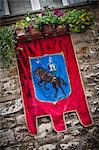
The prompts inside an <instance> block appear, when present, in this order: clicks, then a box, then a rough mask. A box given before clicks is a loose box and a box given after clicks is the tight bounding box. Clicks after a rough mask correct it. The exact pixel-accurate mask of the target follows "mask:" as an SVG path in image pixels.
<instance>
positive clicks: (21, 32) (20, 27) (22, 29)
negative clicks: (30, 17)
mask: <svg viewBox="0 0 99 150" xmlns="http://www.w3.org/2000/svg"><path fill="white" fill-rule="evenodd" d="M28 26H29V24H28V22H27V21H26V20H25V19H22V20H20V21H18V22H17V23H16V34H17V37H18V39H20V38H27V33H26V29H28Z"/></svg>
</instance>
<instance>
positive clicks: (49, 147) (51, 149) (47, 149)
mask: <svg viewBox="0 0 99 150" xmlns="http://www.w3.org/2000/svg"><path fill="white" fill-rule="evenodd" d="M55 149H56V145H55V144H46V145H43V146H40V147H39V148H38V150H55Z"/></svg>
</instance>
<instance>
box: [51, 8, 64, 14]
mask: <svg viewBox="0 0 99 150" xmlns="http://www.w3.org/2000/svg"><path fill="white" fill-rule="evenodd" d="M53 13H54V15H56V16H63V15H64V14H63V13H62V12H61V11H60V10H58V9H55V10H54V12H53Z"/></svg>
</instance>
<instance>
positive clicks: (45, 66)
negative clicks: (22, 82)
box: [30, 53, 71, 103]
mask: <svg viewBox="0 0 99 150" xmlns="http://www.w3.org/2000/svg"><path fill="white" fill-rule="evenodd" d="M30 66H31V74H32V81H33V86H34V91H35V97H36V98H37V99H38V100H40V101H43V102H52V103H56V102H58V101H59V100H62V99H64V98H67V97H68V96H69V95H70V93H71V88H70V81H69V76H68V71H67V67H66V63H65V59H64V55H63V53H58V54H50V55H44V56H40V57H31V58H30Z"/></svg>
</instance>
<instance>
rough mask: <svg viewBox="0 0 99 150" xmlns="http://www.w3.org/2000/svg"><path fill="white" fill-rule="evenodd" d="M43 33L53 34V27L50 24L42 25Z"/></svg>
mask: <svg viewBox="0 0 99 150" xmlns="http://www.w3.org/2000/svg"><path fill="white" fill-rule="evenodd" d="M43 33H44V34H45V35H50V34H53V28H52V26H51V25H44V26H43Z"/></svg>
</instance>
